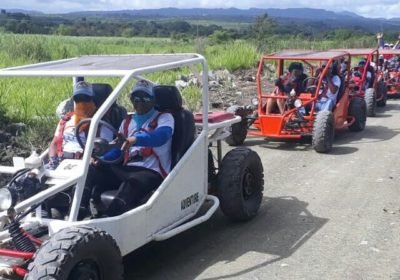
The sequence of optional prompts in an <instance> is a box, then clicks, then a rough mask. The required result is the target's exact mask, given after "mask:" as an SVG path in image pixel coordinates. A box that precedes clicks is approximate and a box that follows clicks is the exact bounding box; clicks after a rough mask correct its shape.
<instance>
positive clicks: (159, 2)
mask: <svg viewBox="0 0 400 280" xmlns="http://www.w3.org/2000/svg"><path fill="white" fill-rule="evenodd" d="M166 7H175V8H231V7H235V8H239V9H248V8H281V9H284V8H318V9H325V10H331V11H351V12H353V13H356V14H358V15H361V16H365V17H371V18H377V17H379V18H393V17H398V18H400V1H399V0H345V1H334V0H324V1H321V0H279V1H276V0H240V1H237V0H168V1H166V0H164V1H163V0H151V1H148V0H23V1H21V0H0V8H2V9H14V8H15V9H25V10H37V11H42V12H45V13H65V12H73V11H93V10H103V11H104V10H123V9H157V8H166Z"/></svg>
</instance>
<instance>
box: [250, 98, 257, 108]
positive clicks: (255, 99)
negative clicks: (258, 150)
mask: <svg viewBox="0 0 400 280" xmlns="http://www.w3.org/2000/svg"><path fill="white" fill-rule="evenodd" d="M251 104H252V105H253V106H258V98H252V99H251Z"/></svg>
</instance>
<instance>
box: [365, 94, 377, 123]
mask: <svg viewBox="0 0 400 280" xmlns="http://www.w3.org/2000/svg"><path fill="white" fill-rule="evenodd" d="M364 99H365V103H366V104H367V116H368V117H375V116H376V96H375V90H374V89H373V88H367V90H366V91H365V95H364Z"/></svg>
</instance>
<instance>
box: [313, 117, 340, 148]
mask: <svg viewBox="0 0 400 280" xmlns="http://www.w3.org/2000/svg"><path fill="white" fill-rule="evenodd" d="M334 138H335V123H334V118H333V113H332V112H331V111H320V112H318V114H317V117H316V118H315V122H314V129H313V133H312V147H313V148H314V150H315V151H316V152H317V153H328V152H329V151H330V150H332V146H333V139H334Z"/></svg>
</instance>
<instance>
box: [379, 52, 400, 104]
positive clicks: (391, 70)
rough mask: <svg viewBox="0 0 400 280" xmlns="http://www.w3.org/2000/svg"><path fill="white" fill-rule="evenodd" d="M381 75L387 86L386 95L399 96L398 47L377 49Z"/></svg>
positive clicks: (399, 57) (399, 67)
mask: <svg viewBox="0 0 400 280" xmlns="http://www.w3.org/2000/svg"><path fill="white" fill-rule="evenodd" d="M379 53H380V54H381V55H382V56H383V57H382V58H381V57H380V59H379V62H380V64H379V66H380V69H381V75H382V77H383V80H384V81H385V84H386V87H387V94H388V97H400V49H383V50H379Z"/></svg>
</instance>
